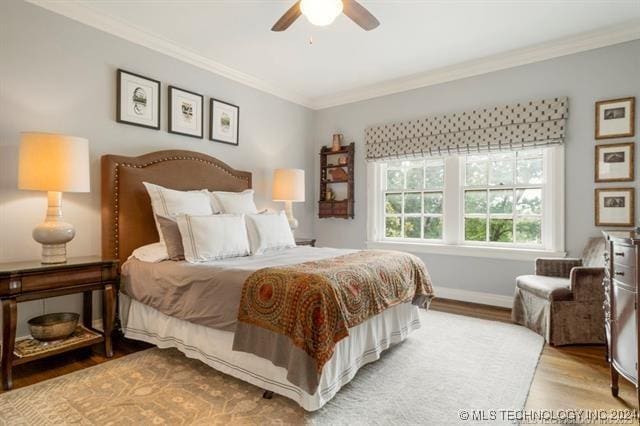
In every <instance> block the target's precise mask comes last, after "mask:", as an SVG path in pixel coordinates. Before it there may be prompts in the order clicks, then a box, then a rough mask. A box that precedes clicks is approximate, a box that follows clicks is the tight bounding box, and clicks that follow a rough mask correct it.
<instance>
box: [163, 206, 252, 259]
mask: <svg viewBox="0 0 640 426" xmlns="http://www.w3.org/2000/svg"><path fill="white" fill-rule="evenodd" d="M176 221H177V222H178V227H179V228H180V235H182V245H183V247H184V258H185V259H186V260H187V262H190V263H198V262H207V261H210V260H216V259H224V258H227V257H240V256H248V255H249V239H248V237H247V227H246V224H245V220H244V215H231V214H217V215H208V216H193V215H179V216H178V217H177V218H176Z"/></svg>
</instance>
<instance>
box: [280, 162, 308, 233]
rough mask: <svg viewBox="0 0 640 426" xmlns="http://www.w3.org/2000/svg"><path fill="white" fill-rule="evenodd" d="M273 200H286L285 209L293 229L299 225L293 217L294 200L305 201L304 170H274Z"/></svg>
mask: <svg viewBox="0 0 640 426" xmlns="http://www.w3.org/2000/svg"><path fill="white" fill-rule="evenodd" d="M272 195H273V197H272V199H273V201H284V211H285V213H286V214H287V219H288V220H289V227H291V230H292V231H295V229H296V228H297V227H298V220H297V219H296V218H294V217H293V206H292V203H294V202H302V201H304V170H300V169H276V170H274V172H273V192H272Z"/></svg>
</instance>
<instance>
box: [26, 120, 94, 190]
mask: <svg viewBox="0 0 640 426" xmlns="http://www.w3.org/2000/svg"><path fill="white" fill-rule="evenodd" d="M89 181H90V179H89V141H88V140H87V139H84V138H78V137H74V136H65V135H57V134H53V133H32V132H29V133H22V134H21V140H20V159H19V162H18V188H20V189H32V190H38V191H59V192H89Z"/></svg>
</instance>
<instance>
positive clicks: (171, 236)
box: [156, 215, 184, 260]
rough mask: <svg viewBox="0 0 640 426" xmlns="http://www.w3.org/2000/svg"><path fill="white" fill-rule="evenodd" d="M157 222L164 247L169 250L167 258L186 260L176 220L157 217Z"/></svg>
mask: <svg viewBox="0 0 640 426" xmlns="http://www.w3.org/2000/svg"><path fill="white" fill-rule="evenodd" d="M156 222H157V223H158V225H159V226H160V231H162V236H163V237H164V245H165V246H166V248H167V256H168V257H169V259H171V260H184V247H183V245H182V236H181V235H180V228H178V222H176V220H175V219H174V218H170V217H164V216H160V215H156Z"/></svg>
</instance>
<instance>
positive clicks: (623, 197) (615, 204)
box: [594, 188, 635, 227]
mask: <svg viewBox="0 0 640 426" xmlns="http://www.w3.org/2000/svg"><path fill="white" fill-rule="evenodd" d="M594 201H595V224H596V226H611V227H634V226H635V188H596V189H595V199H594Z"/></svg>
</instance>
